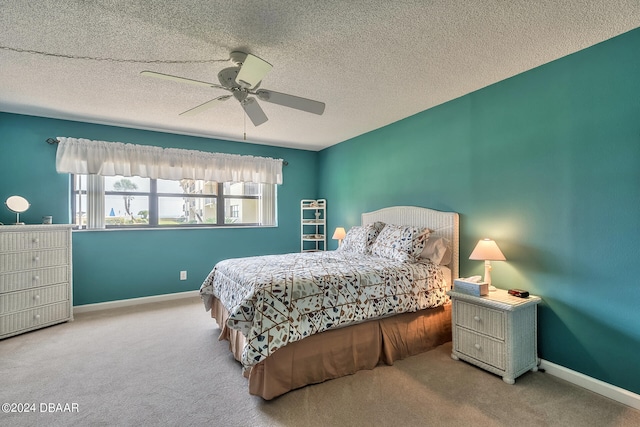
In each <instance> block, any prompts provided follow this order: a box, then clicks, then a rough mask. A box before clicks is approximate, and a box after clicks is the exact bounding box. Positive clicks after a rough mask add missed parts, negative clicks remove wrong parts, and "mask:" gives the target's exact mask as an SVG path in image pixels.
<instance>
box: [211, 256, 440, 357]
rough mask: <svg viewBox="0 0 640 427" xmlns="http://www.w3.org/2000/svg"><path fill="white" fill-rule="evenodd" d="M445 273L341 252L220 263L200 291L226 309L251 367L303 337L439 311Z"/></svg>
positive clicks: (430, 266) (426, 265)
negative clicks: (371, 321)
mask: <svg viewBox="0 0 640 427" xmlns="http://www.w3.org/2000/svg"><path fill="white" fill-rule="evenodd" d="M446 287H447V285H446V281H445V279H444V275H443V273H442V271H441V270H440V268H439V267H438V266H436V265H434V264H431V263H429V262H417V263H405V262H400V261H394V260H390V259H386V258H379V257H374V256H371V255H362V254H353V253H348V252H342V251H327V252H305V253H293V254H286V255H267V256H259V257H250V258H236V259H228V260H225V261H221V262H219V263H218V264H216V266H215V267H214V268H213V270H212V271H211V273H209V275H208V277H207V279H206V280H205V281H204V283H203V284H202V286H201V288H200V296H201V297H202V299H203V302H204V304H205V308H206V309H207V311H208V310H210V309H211V304H212V297H214V296H215V297H216V298H218V299H219V300H220V301H221V303H222V304H223V305H224V306H225V308H226V309H227V310H228V311H229V319H228V321H227V326H228V327H229V328H232V329H237V330H239V331H241V332H242V334H243V335H244V336H245V337H246V340H245V341H246V346H245V348H244V350H243V354H242V360H241V362H242V364H243V366H244V368H245V369H247V368H250V367H251V366H253V365H255V364H256V363H258V362H260V361H261V360H263V359H264V358H266V357H268V356H269V355H270V354H272V353H273V352H274V351H276V350H277V349H279V348H280V347H283V346H285V345H287V343H290V342H294V341H298V340H301V339H303V338H304V337H306V336H309V335H312V334H315V333H319V332H323V331H326V330H329V329H333V328H338V327H342V326H346V325H349V324H352V323H357V322H361V321H364V320H368V319H373V318H377V317H383V316H388V315H393V314H397V313H405V312H412V311H416V310H421V309H425V308H432V307H437V306H440V305H442V304H444V303H445V302H446V301H448V297H447V295H446V293H445V292H446V290H447V288H446Z"/></svg>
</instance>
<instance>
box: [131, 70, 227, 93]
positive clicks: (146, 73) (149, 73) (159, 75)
mask: <svg viewBox="0 0 640 427" xmlns="http://www.w3.org/2000/svg"><path fill="white" fill-rule="evenodd" d="M140 74H142V75H143V76H147V77H155V78H156V79H164V80H173V81H174V82H178V83H189V84H192V85H198V86H206V87H215V88H217V89H225V90H228V89H227V88H226V87H224V86H221V85H217V84H215V83H208V82H201V81H200V80H193V79H187V78H184V77H178V76H172V75H171V74H164V73H156V72H155V71H142V72H140Z"/></svg>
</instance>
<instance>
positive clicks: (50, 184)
mask: <svg viewBox="0 0 640 427" xmlns="http://www.w3.org/2000/svg"><path fill="white" fill-rule="evenodd" d="M56 136H69V137H77V138H88V139H95V140H104V141H120V142H129V143H134V144H142V145H157V146H161V147H176V148H184V149H193V150H200V151H216V152H224V153H234V154H250V155H255V156H266V157H273V158H282V159H285V160H287V161H288V162H289V165H288V166H285V167H284V169H283V175H284V184H282V185H280V186H278V227H271V228H225V229H221V228H218V229H201V228H198V229H182V230H176V229H153V230H135V231H134V230H107V231H76V232H74V233H73V281H74V289H73V297H74V305H83V304H90V303H97V302H106V301H113V300H120V299H127V298H137V297H144V296H151V295H161V294H167V293H175V292H185V291H191V290H196V289H198V288H199V287H200V284H201V283H202V281H203V280H204V278H205V277H206V275H207V274H208V273H209V271H210V270H211V268H212V267H213V265H214V264H215V263H216V262H217V261H220V260H221V259H226V258H231V257H241V256H252V255H262V254H272V253H286V252H296V251H298V250H299V248H300V219H299V218H300V200H301V199H305V198H313V197H315V192H316V189H317V187H318V184H317V166H316V160H317V156H318V154H317V153H316V152H311V151H304V150H292V149H286V148H277V147H269V146H265V145H256V144H243V143H239V142H231V141H221V140H215V139H206V138H197V137H190V136H183V135H174V134H167V133H159V132H150V131H143V130H134V129H126V128H119V127H113V126H103V125H95V124H88V123H80V122H73V121H66V120H55V119H46V118H41V117H32V116H24V115H17V114H7V113H0V148H1V150H0V153H1V154H0V200H3V201H4V200H6V198H7V197H9V196H11V195H14V194H19V195H21V196H24V197H25V198H27V199H28V200H29V201H30V202H31V207H30V209H29V210H28V211H27V212H25V213H24V214H22V215H21V216H20V219H21V220H22V221H24V222H26V223H39V222H41V219H42V216H43V215H52V216H53V219H54V222H55V223H69V218H70V214H69V175H67V174H58V173H57V172H56V170H55V155H56V146H55V145H48V144H47V143H46V142H45V140H46V139H47V138H50V137H56ZM0 222H3V223H5V224H10V223H13V222H15V215H14V214H11V213H10V212H9V211H8V210H7V209H6V207H4V206H3V207H2V208H1V209H0ZM181 270H187V272H188V280H187V281H180V280H179V272H180V271H181Z"/></svg>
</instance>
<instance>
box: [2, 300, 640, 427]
mask: <svg viewBox="0 0 640 427" xmlns="http://www.w3.org/2000/svg"><path fill="white" fill-rule="evenodd" d="M218 332H219V330H218V328H217V326H216V325H215V322H214V321H213V320H212V319H210V318H209V315H208V313H205V311H204V309H203V308H202V305H201V303H200V301H199V299H196V298H190V299H184V300H179V301H170V302H165V303H157V304H147V305H144V306H139V307H129V308H121V309H114V310H105V311H101V312H93V313H85V314H79V315H77V316H76V320H75V321H74V322H71V323H66V324H62V325H57V326H53V327H50V328H46V329H42V330H38V331H34V332H31V333H28V334H24V335H20V336H16V337H13V338H9V339H6V340H3V341H0V403H16V404H28V406H30V407H31V408H33V406H31V405H32V404H35V409H36V412H35V413H0V425H3V426H9V425H10V426H34V425H47V426H57V425H61V426H63V425H64V426H68V425H77V426H112V425H118V426H127V425H131V426H134V425H135V426H140V425H157V426H165V425H168V426H188V425H193V426H205V425H208V426H432V425H433V426H639V425H640V411H637V410H634V409H632V408H629V407H627V406H625V405H622V404H619V403H617V402H614V401H612V400H610V399H607V398H604V397H601V396H599V395H597V394H594V393H592V392H589V391H587V390H584V389H581V388H579V387H576V386H574V385H572V384H569V383H567V382H565V381H563V380H560V379H558V378H555V377H553V376H550V375H548V374H544V373H540V372H538V373H533V372H529V373H527V374H525V375H524V376H522V377H520V378H518V379H517V381H516V384H515V385H507V384H505V383H504V382H503V381H502V380H501V379H500V378H499V377H497V376H494V375H492V374H489V373H487V372H485V371H482V370H480V369H478V368H476V367H474V366H471V365H468V364H466V363H464V362H456V361H454V360H452V359H451V358H450V356H449V353H450V350H451V344H450V343H449V344H446V345H443V346H441V347H439V348H437V349H435V350H433V351H430V352H428V353H424V354H422V355H418V356H414V357H411V358H408V359H406V360H402V361H399V362H397V363H396V364H395V365H394V366H380V367H378V368H376V369H374V370H372V371H361V372H359V373H357V374H355V375H351V376H348V377H344V378H340V379H337V380H333V381H328V382H325V383H323V384H318V385H314V386H309V387H305V388H303V389H300V390H296V391H293V392H290V393H288V394H286V395H284V396H281V397H280V398H277V399H275V400H273V401H271V402H265V401H263V400H262V399H260V398H258V397H254V396H250V395H249V394H248V392H247V384H246V380H245V379H244V378H243V377H242V375H241V373H240V366H239V365H238V363H236V362H235V361H234V360H233V359H232V357H231V356H230V354H229V353H228V350H227V345H226V343H223V342H219V341H217V335H218ZM50 403H52V404H54V405H53V407H52V406H51V405H49V404H50ZM42 404H44V406H43V405H42ZM57 404H61V405H60V406H58V405H57ZM66 404H68V407H67V408H66V409H69V410H73V411H74V412H71V413H65V412H62V413H61V412H42V411H41V410H42V409H46V411H49V410H50V408H53V409H62V410H64V409H65V405H66ZM74 404H75V405H74ZM3 409H4V407H3Z"/></svg>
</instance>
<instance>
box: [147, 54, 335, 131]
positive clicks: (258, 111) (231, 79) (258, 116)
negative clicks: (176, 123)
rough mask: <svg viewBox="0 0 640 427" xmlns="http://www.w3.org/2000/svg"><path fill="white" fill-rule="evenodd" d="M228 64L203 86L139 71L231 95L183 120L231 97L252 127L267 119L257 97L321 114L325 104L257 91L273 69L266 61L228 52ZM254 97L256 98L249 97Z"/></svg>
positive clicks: (195, 109)
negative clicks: (211, 81)
mask: <svg viewBox="0 0 640 427" xmlns="http://www.w3.org/2000/svg"><path fill="white" fill-rule="evenodd" d="M231 62H233V63H234V64H235V66H234V67H229V68H225V69H223V70H221V71H220V72H219V73H218V80H219V81H220V84H216V83H208V82H202V81H199V80H192V79H187V78H184V77H178V76H172V75H170V74H163V73H156V72H155V71H142V72H141V73H140V74H142V75H143V76H149V77H155V78H160V79H166V80H173V81H177V82H181V83H189V84H195V85H199V86H207V87H212V88H215V89H223V90H226V91H228V92H231V94H230V95H221V96H218V97H216V98H213V99H212V100H210V101H207V102H205V103H204V104H200V105H198V106H197V107H193V108H191V109H189V110H187V111H184V112H182V113H180V115H182V116H192V115H195V114H198V113H200V112H202V111H205V110H207V109H209V108H211V107H213V106H215V105H216V104H217V103H219V102H222V101H226V100H227V99H229V98H231V97H233V98H235V99H237V100H238V101H239V102H240V105H241V106H242V108H243V109H244V111H245V113H246V114H247V116H249V119H251V122H252V123H253V124H254V126H260V125H261V124H263V123H264V122H266V121H267V120H268V118H267V115H266V114H265V113H264V111H263V110H262V107H260V104H258V102H257V101H256V97H257V98H258V99H259V100H261V101H265V102H271V103H273V104H278V105H282V106H285V107H289V108H294V109H296V110H301V111H306V112H308V113H313V114H318V115H320V114H322V113H324V107H325V105H324V102H319V101H313V100H311V99H307V98H301V97H299V96H294V95H288V94H286V93H280V92H275V91H273V90H268V89H259V87H260V82H261V81H262V79H263V78H264V76H265V75H266V74H267V73H268V72H269V71H270V70H271V68H273V66H272V65H271V64H269V63H268V62H267V61H265V60H263V59H260V58H258V57H257V56H254V55H251V54H250V53H249V54H247V53H244V52H238V51H236V52H231ZM250 95H255V97H253V96H250Z"/></svg>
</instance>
